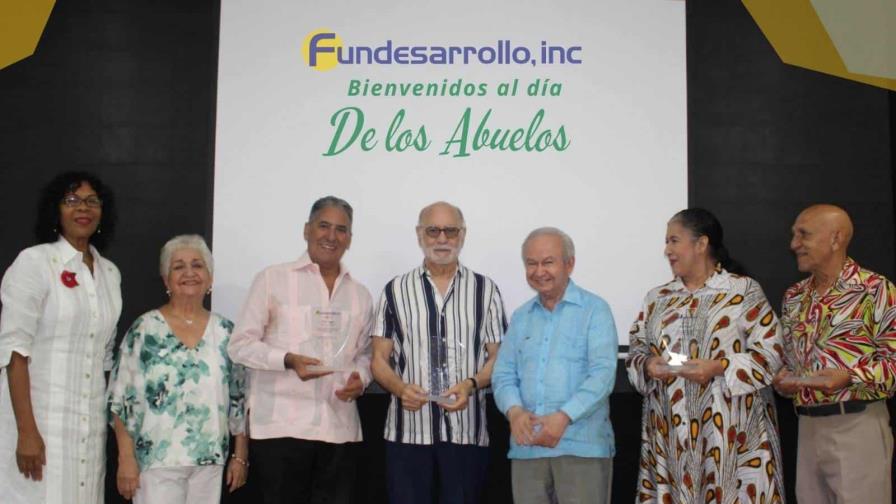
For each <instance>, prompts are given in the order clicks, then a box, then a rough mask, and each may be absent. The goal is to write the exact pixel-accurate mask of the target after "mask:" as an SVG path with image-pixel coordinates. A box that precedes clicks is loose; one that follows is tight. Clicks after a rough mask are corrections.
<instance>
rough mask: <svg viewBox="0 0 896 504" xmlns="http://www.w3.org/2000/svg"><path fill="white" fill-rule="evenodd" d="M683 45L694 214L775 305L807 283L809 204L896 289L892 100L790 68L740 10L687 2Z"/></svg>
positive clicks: (700, 0)
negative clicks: (826, 213)
mask: <svg viewBox="0 0 896 504" xmlns="http://www.w3.org/2000/svg"><path fill="white" fill-rule="evenodd" d="M687 33H688V38H687V55H688V70H687V75H688V151H689V184H688V187H689V203H690V204H691V205H694V206H702V207H706V208H708V209H710V210H712V211H713V212H715V213H716V214H717V215H718V217H719V219H720V220H721V221H722V223H723V225H724V226H725V231H726V233H725V234H726V241H727V245H728V248H729V249H730V250H731V252H732V254H733V255H735V256H736V257H738V258H739V259H740V260H741V261H742V262H743V263H744V264H745V265H746V266H747V268H748V269H749V271H750V273H751V275H752V276H754V277H755V278H756V279H758V280H759V281H760V283H761V284H762V285H763V287H764V288H765V291H766V294H767V295H768V297H769V299H770V301H771V302H772V303H773V304H775V306H780V301H781V298H782V296H783V293H784V290H785V289H786V288H787V286H789V285H791V284H792V283H793V282H795V281H796V280H798V279H799V278H800V274H799V273H798V272H797V271H796V265H795V261H794V260H793V258H792V256H791V255H790V251H789V248H788V247H789V241H790V226H791V225H792V224H793V221H794V219H795V218H796V216H797V214H798V213H799V211H800V210H801V209H803V208H805V207H806V206H808V205H810V204H813V203H833V204H837V205H840V206H842V207H844V208H845V209H846V210H847V211H848V212H849V213H850V214H851V215H852V217H853V219H854V221H855V226H856V233H855V238H854V240H853V246H852V247H851V248H850V254H851V255H852V256H853V257H854V258H855V259H856V260H857V261H858V262H859V263H860V264H863V265H865V266H866V267H868V268H870V269H873V270H876V271H879V272H880V273H883V274H885V275H887V276H888V277H890V278H893V274H894V272H896V260H894V258H896V254H894V241H893V230H894V219H893V211H894V209H893V157H892V153H891V141H892V136H891V134H892V133H891V131H890V120H891V113H890V100H891V93H889V92H888V91H886V90H883V89H880V88H876V87H872V86H868V85H865V84H860V83H857V82H853V81H849V80H846V79H841V78H838V77H833V76H830V75H825V74H821V73H818V72H813V71H810V70H806V69H803V68H798V67H794V66H791V65H787V64H784V63H783V62H781V60H780V58H778V56H777V54H776V53H775V51H774V48H773V47H772V46H771V44H770V43H769V42H768V41H767V40H766V38H765V36H764V35H763V34H762V32H761V31H760V29H759V27H758V26H757V25H756V23H755V22H754V21H753V19H752V18H751V17H750V14H749V13H748V12H747V10H746V8H745V7H744V6H743V4H742V3H741V2H739V1H735V0H724V1H713V0H691V1H689V2H688V3H687Z"/></svg>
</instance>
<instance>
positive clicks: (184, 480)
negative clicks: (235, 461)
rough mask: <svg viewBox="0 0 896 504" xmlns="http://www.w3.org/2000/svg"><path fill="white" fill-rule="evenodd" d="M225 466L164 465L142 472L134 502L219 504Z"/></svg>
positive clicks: (151, 503) (152, 503)
mask: <svg viewBox="0 0 896 504" xmlns="http://www.w3.org/2000/svg"><path fill="white" fill-rule="evenodd" d="M223 474H224V466H220V465H207V466H187V467H161V468H157V469H147V470H145V471H143V472H141V473H140V488H138V489H137V494H136V495H134V504H203V503H208V504H218V503H219V502H221V477H222V475H223Z"/></svg>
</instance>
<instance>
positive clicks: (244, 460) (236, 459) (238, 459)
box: [230, 453, 249, 467]
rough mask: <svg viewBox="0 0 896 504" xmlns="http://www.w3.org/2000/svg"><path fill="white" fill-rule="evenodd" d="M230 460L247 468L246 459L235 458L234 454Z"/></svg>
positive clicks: (247, 462)
mask: <svg viewBox="0 0 896 504" xmlns="http://www.w3.org/2000/svg"><path fill="white" fill-rule="evenodd" d="M230 458H232V459H233V460H235V461H237V462H238V463H240V464H242V465H243V466H244V467H249V461H248V460H246V459H242V458H239V457H237V456H236V453H234V454H233V455H231V456H230Z"/></svg>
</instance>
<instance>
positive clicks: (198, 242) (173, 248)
mask: <svg viewBox="0 0 896 504" xmlns="http://www.w3.org/2000/svg"><path fill="white" fill-rule="evenodd" d="M183 249H193V250H195V251H197V252H199V254H200V255H202V260H203V261H205V267H206V269H208V274H209V275H211V274H213V273H214V270H215V265H214V261H213V259H212V251H211V250H209V249H208V245H207V244H206V243H205V238H203V237H201V236H199V235H198V234H183V235H178V236H175V237H174V238H172V239H170V240H168V242H167V243H165V245H164V246H163V247H162V253H161V255H160V256H159V273H161V274H162V278H167V277H168V272H169V271H171V256H173V255H174V253H175V252H177V251H178V250H183Z"/></svg>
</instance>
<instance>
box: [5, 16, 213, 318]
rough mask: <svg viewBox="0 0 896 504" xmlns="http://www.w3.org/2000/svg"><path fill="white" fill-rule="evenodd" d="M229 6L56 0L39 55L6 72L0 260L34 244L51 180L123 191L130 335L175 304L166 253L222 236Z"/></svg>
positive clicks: (116, 257) (118, 256)
mask: <svg viewBox="0 0 896 504" xmlns="http://www.w3.org/2000/svg"><path fill="white" fill-rule="evenodd" d="M218 9H219V7H218V2H212V1H200V2H178V1H173V0H168V1H153V2H118V1H113V0H106V1H91V2H74V1H60V2H57V3H56V6H55V8H54V10H53V13H52V14H51V16H50V19H49V21H48V23H47V27H46V30H45V32H44V35H43V37H42V38H41V41H40V44H39V45H38V48H37V52H36V53H35V55H34V56H32V57H30V58H27V59H25V60H22V61H20V62H18V63H15V64H13V65H12V66H10V67H7V68H5V69H3V70H0V90H2V92H0V110H2V111H3V112H2V113H0V187H3V188H4V190H5V191H4V192H5V196H6V198H7V200H6V201H7V206H8V208H9V209H12V211H8V212H7V215H6V218H4V219H0V235H2V236H3V241H2V245H0V264H2V265H3V268H4V269H5V267H6V266H7V265H8V264H10V263H11V262H12V260H13V259H14V258H15V255H16V254H17V253H18V251H19V250H20V249H22V248H24V247H26V246H29V245H31V244H33V237H32V234H31V227H32V225H33V208H34V206H35V204H36V200H37V196H38V192H39V190H40V187H41V186H42V185H43V184H44V183H45V182H46V181H47V180H49V179H50V178H51V177H52V176H53V175H55V174H56V173H59V172H61V171H64V170H68V169H81V170H88V171H92V172H94V173H96V174H97V175H99V176H100V177H101V178H102V179H103V180H104V181H106V182H107V183H108V184H109V185H111V186H112V188H113V189H114V191H115V193H116V196H117V199H118V206H119V227H118V235H117V236H116V238H115V240H113V242H112V243H111V244H110V246H109V248H108V250H107V251H106V255H107V256H108V257H110V258H111V259H112V260H113V261H114V262H115V263H116V264H117V265H118V267H119V268H120V269H121V272H122V278H123V286H122V287H123V293H124V311H123V313H122V317H121V321H120V324H119V326H120V327H119V328H120V332H123V331H124V330H125V329H126V328H127V326H128V325H129V324H130V322H131V321H132V320H133V319H134V318H135V317H136V316H137V315H139V314H140V313H142V312H144V311H146V310H147V309H149V308H151V307H155V306H158V305H159V304H161V303H162V302H163V300H164V287H163V285H162V283H161V281H160V280H159V278H158V253H159V249H160V247H161V246H162V244H164V242H165V241H166V240H167V239H168V238H170V237H171V236H173V235H175V234H178V233H184V232H195V233H203V234H205V235H206V236H207V237H208V238H210V236H209V234H210V232H211V205H212V175H213V170H214V163H213V154H214V150H213V141H214V105H215V81H216V77H217V76H216V72H217V39H218V35H217V34H218Z"/></svg>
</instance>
